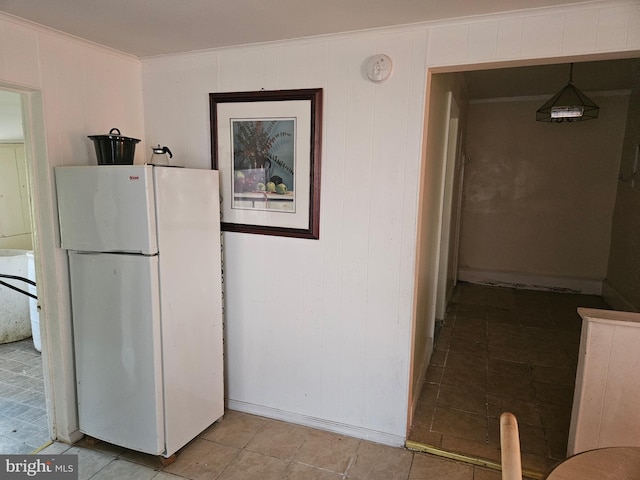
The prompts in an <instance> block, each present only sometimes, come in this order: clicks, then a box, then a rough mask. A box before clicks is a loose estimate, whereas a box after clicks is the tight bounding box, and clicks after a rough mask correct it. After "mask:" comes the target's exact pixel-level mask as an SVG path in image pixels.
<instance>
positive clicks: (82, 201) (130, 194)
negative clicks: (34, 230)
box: [55, 165, 158, 255]
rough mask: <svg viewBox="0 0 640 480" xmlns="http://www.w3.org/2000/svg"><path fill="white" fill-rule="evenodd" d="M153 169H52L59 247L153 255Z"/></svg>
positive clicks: (140, 167)
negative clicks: (55, 190) (56, 197)
mask: <svg viewBox="0 0 640 480" xmlns="http://www.w3.org/2000/svg"><path fill="white" fill-rule="evenodd" d="M152 171H153V167H151V166H148V165H100V166H90V167H89V166H87V167H56V168H55V178H56V189H57V193H58V216H59V221H60V239H61V243H62V248H64V249H66V250H80V251H89V252H131V253H142V254H146V255H153V254H155V253H157V252H158V246H157V242H156V225H155V205H154V193H153V180H152V174H151V172H152Z"/></svg>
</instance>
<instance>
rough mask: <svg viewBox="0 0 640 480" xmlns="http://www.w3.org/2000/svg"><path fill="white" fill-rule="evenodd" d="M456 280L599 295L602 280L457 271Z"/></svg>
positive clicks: (469, 269)
mask: <svg viewBox="0 0 640 480" xmlns="http://www.w3.org/2000/svg"><path fill="white" fill-rule="evenodd" d="M458 280H460V281H462V282H469V283H474V284H479V285H492V286H496V287H511V288H520V289H528V290H545V291H551V292H563V293H581V294H586V295H601V294H602V283H603V280H599V279H590V278H576V277H561V276H554V275H538V274H532V273H519V272H503V271H491V270H475V269H471V268H460V269H458Z"/></svg>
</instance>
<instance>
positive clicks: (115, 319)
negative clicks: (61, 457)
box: [55, 165, 224, 457]
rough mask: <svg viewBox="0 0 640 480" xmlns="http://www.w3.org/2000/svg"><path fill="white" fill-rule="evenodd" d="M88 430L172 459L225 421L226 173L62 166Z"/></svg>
mask: <svg viewBox="0 0 640 480" xmlns="http://www.w3.org/2000/svg"><path fill="white" fill-rule="evenodd" d="M55 180H56V190H57V196H58V215H59V225H60V239H61V246H62V248H63V249H66V250H68V254H69V269H70V281H71V304H72V314H73V336H74V348H75V365H76V382H77V395H78V412H79V419H78V420H79V428H80V431H82V432H83V433H85V434H86V435H89V436H91V437H95V438H97V439H100V440H103V441H106V442H109V443H113V444H116V445H120V446H123V447H126V448H129V449H132V450H137V451H140V452H145V453H149V454H154V455H162V456H165V457H169V456H171V455H173V454H174V453H175V452H176V451H178V450H179V449H180V448H181V447H183V446H184V445H186V444H187V443H188V442H189V441H191V440H192V439H193V438H195V437H196V436H197V435H198V434H199V433H200V432H202V431H203V430H205V429H206V428H207V427H208V426H209V425H211V424H212V423H214V422H215V421H216V420H217V419H219V418H220V417H221V416H222V415H223V413H224V387H223V351H222V348H223V346H222V287H221V283H222V269H221V258H220V257H221V252H220V203H219V198H220V197H219V183H218V172H217V171H213V170H196V169H186V168H175V167H159V166H151V165H113V166H112V165H100V166H81V167H80V166H79V167H56V168H55Z"/></svg>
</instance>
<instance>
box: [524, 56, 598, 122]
mask: <svg viewBox="0 0 640 480" xmlns="http://www.w3.org/2000/svg"><path fill="white" fill-rule="evenodd" d="M599 111H600V107H598V105H596V104H595V103H594V102H593V100H591V99H590V98H589V97H587V96H586V95H585V94H584V93H582V92H581V91H580V90H578V89H577V88H576V87H575V86H574V85H573V63H572V64H571V69H570V70H569V83H567V85H566V86H565V87H564V88H563V89H562V90H560V91H559V92H558V93H556V94H555V95H554V96H553V97H552V98H550V99H549V101H548V102H547V103H545V104H544V105H542V106H541V107H540V108H539V109H538V110H537V111H536V120H537V121H538V122H564V121H567V122H581V121H583V120H591V119H593V118H597V117H598V112H599Z"/></svg>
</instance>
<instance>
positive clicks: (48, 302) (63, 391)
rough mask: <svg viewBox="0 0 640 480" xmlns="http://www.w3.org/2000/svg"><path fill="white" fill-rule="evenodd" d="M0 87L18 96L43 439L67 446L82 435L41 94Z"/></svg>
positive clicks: (64, 269)
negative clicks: (42, 400) (28, 205)
mask: <svg viewBox="0 0 640 480" xmlns="http://www.w3.org/2000/svg"><path fill="white" fill-rule="evenodd" d="M0 88H1V89H3V90H7V91H11V92H15V93H18V94H19V95H20V100H21V106H22V123H23V132H24V147H25V157H26V171H27V181H28V191H29V197H30V199H31V202H30V203H31V222H32V238H33V252H34V259H35V274H36V283H37V288H38V311H39V320H40V336H41V343H42V352H41V355H42V368H43V373H44V375H43V377H44V390H45V398H46V410H47V417H48V422H49V434H50V437H51V439H52V440H59V441H62V442H65V443H70V444H71V443H75V442H76V441H78V440H79V439H80V438H82V433H81V432H80V431H79V430H78V420H77V403H76V391H75V366H74V361H73V336H72V330H71V312H70V310H69V308H70V307H69V304H70V302H68V301H64V299H65V297H66V298H68V297H69V288H68V283H69V280H68V278H69V275H68V264H67V260H66V254H65V252H64V251H62V250H61V249H60V248H59V241H58V236H59V235H58V226H57V222H56V219H57V204H56V202H55V190H54V187H53V184H54V182H53V168H52V167H51V166H50V165H49V159H48V155H47V139H46V130H45V115H44V111H45V109H44V98H43V94H42V91H40V90H37V89H32V88H28V87H24V86H18V85H12V84H9V83H5V82H0Z"/></svg>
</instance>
